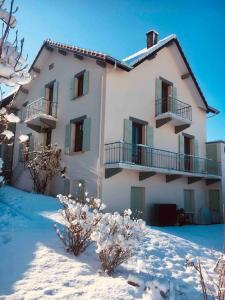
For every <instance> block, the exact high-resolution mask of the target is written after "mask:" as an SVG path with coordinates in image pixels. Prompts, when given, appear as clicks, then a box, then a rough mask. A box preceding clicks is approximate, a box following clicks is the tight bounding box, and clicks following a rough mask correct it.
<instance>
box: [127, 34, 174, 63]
mask: <svg viewBox="0 0 225 300" xmlns="http://www.w3.org/2000/svg"><path fill="white" fill-rule="evenodd" d="M173 39H176V35H175V34H171V35H169V36H167V37H165V38H164V39H162V40H160V41H158V43H157V44H156V45H154V46H152V47H150V48H144V49H142V50H140V51H138V52H136V53H134V54H132V55H130V56H128V57H126V58H124V59H123V60H122V61H123V62H126V63H127V64H128V65H130V66H131V67H132V66H133V65H135V64H136V63H137V62H139V61H140V60H143V59H144V58H145V57H146V56H148V55H150V54H151V53H153V52H155V51H156V50H158V49H159V48H161V47H163V46H164V45H165V44H166V43H168V42H169V41H171V40H173Z"/></svg>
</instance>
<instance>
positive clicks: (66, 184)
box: [64, 178, 70, 196]
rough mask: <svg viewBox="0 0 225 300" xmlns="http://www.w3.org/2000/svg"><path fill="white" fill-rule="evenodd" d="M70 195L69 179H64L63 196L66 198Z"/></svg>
mask: <svg viewBox="0 0 225 300" xmlns="http://www.w3.org/2000/svg"><path fill="white" fill-rule="evenodd" d="M69 194H70V180H69V178H65V179H64V195H66V196H68V195H69Z"/></svg>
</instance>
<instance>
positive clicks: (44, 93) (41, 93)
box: [40, 85, 46, 98]
mask: <svg viewBox="0 0 225 300" xmlns="http://www.w3.org/2000/svg"><path fill="white" fill-rule="evenodd" d="M40 98H46V87H45V85H44V86H42V87H41V89H40Z"/></svg>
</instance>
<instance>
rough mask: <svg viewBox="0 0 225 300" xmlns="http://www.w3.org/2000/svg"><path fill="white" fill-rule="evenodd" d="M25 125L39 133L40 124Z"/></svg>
mask: <svg viewBox="0 0 225 300" xmlns="http://www.w3.org/2000/svg"><path fill="white" fill-rule="evenodd" d="M27 127H29V128H30V129H32V130H34V131H36V132H38V133H41V126H38V125H33V124H29V123H27Z"/></svg>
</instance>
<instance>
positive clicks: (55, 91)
mask: <svg viewBox="0 0 225 300" xmlns="http://www.w3.org/2000/svg"><path fill="white" fill-rule="evenodd" d="M58 89H59V82H58V81H57V80H55V81H54V83H53V102H55V103H57V102H58Z"/></svg>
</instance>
